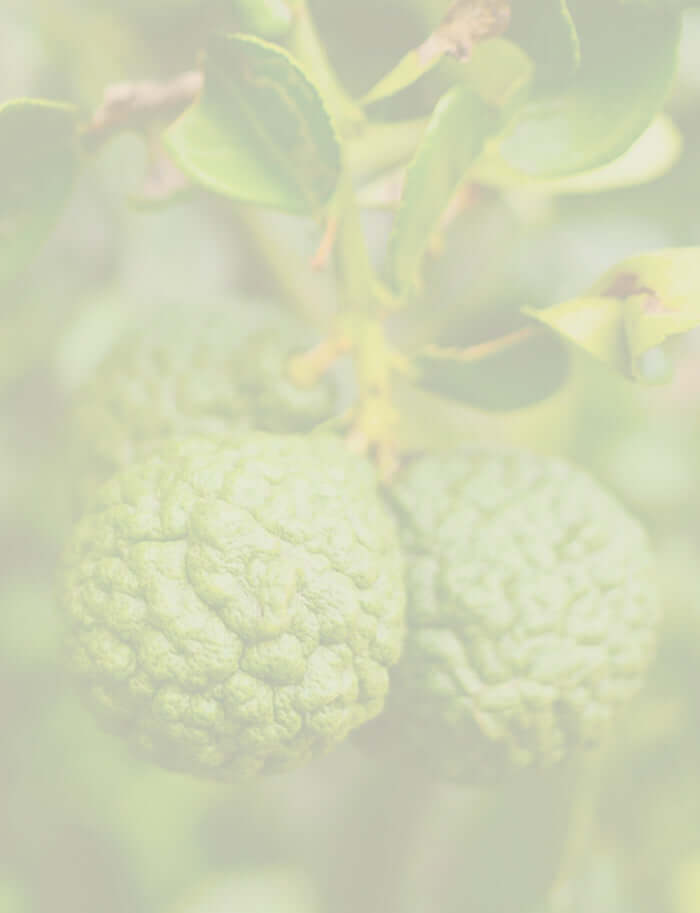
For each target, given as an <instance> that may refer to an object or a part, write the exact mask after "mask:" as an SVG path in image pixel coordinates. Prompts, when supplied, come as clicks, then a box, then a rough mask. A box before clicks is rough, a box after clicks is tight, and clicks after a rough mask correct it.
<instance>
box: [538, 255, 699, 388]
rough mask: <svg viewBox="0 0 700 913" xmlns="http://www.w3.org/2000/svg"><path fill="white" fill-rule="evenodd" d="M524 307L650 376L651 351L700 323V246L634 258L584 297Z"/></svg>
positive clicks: (602, 355) (610, 360)
mask: <svg viewBox="0 0 700 913" xmlns="http://www.w3.org/2000/svg"><path fill="white" fill-rule="evenodd" d="M523 310H524V313H526V314H528V315H529V316H530V317H532V318H534V319H535V320H538V321H540V322H541V323H544V324H546V325H547V326H549V327H550V328H551V329H553V330H554V331H555V332H556V333H558V334H559V335H561V336H563V337H564V338H565V339H568V340H569V341H570V342H573V343H574V344H576V345H577V346H579V347H580V348H582V349H585V350H586V351H587V352H588V353H589V354H590V355H593V356H594V357H595V358H597V359H599V360H600V361H603V362H606V363H607V364H609V365H611V366H612V367H614V368H616V369H617V370H618V371H621V372H622V373H623V374H625V375H626V376H628V377H630V378H632V379H634V380H646V379H649V368H650V365H651V366H652V367H653V365H654V364H655V362H656V360H657V359H656V356H653V357H652V358H651V361H650V357H649V353H653V352H655V350H656V349H658V348H659V347H661V346H663V344H664V343H665V342H666V340H668V339H669V338H671V337H673V336H676V335H678V334H680V333H685V332H687V331H688V330H691V329H694V328H695V327H698V326H700V247H686V248H675V249H670V250H661V251H655V252H653V253H649V254H641V255H639V256H637V257H630V258H628V259H627V260H624V261H623V262H622V263H620V264H619V265H618V266H616V267H614V268H613V269H612V270H610V271H609V272H608V273H606V274H605V275H604V276H603V277H602V278H601V279H600V280H599V281H598V282H597V283H596V284H595V285H594V286H593V288H592V289H591V290H590V292H589V293H588V294H587V295H585V296H584V297H581V298H575V299H573V300H572V301H565V302H563V303H562V304H557V305H555V306H553V307H550V308H546V309H544V310H541V311H538V310H534V309H531V308H524V309H523ZM654 370H656V369H655V368H654Z"/></svg>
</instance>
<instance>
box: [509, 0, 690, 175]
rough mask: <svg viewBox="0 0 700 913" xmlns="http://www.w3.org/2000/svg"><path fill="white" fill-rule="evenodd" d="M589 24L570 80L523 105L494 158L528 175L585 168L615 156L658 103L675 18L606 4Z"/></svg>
mask: <svg viewBox="0 0 700 913" xmlns="http://www.w3.org/2000/svg"><path fill="white" fill-rule="evenodd" d="M588 25H589V27H588V29H587V30H583V29H581V40H582V48H583V55H582V62H581V67H580V69H579V71H578V73H577V74H576V76H575V78H574V79H573V80H572V81H571V82H570V83H569V84H568V85H567V86H566V87H565V88H564V89H562V90H561V91H559V92H556V91H550V92H547V93H545V94H541V95H540V97H539V98H536V99H533V100H532V101H531V102H529V103H528V104H526V105H524V106H523V108H522V109H521V110H520V111H519V112H518V114H517V115H516V117H515V118H514V120H513V122H512V124H511V125H510V127H509V128H508V130H507V131H506V133H505V135H504V136H503V138H502V139H501V142H500V144H499V153H500V157H501V158H502V160H503V162H504V164H505V165H506V166H508V167H509V168H510V169H512V170H513V171H516V172H520V173H521V174H523V175H527V176H530V177H535V178H556V177H565V176H569V175H574V174H579V173H581V172H585V171H590V170H591V169H593V168H597V167H599V166H601V165H604V164H606V163H608V162H611V161H613V160H614V159H615V158H617V157H618V156H620V155H622V153H623V152H625V150H627V149H628V148H629V147H630V146H631V145H632V143H634V141H635V140H636V139H637V138H638V137H639V136H640V135H641V134H642V133H643V132H644V130H645V129H646V128H647V127H648V126H649V124H650V123H651V121H652V120H653V118H654V117H655V116H656V114H657V113H658V112H659V110H660V109H661V108H662V106H663V103H664V101H665V99H666V96H667V93H668V91H669V88H670V86H671V82H672V79H673V76H674V72H675V64H676V51H677V46H678V41H679V36H680V17H679V16H678V15H674V14H670V13H664V14H663V15H660V14H656V15H654V14H650V13H648V12H646V11H640V10H639V9H636V8H630V7H627V6H623V7H619V8H617V7H616V6H615V5H613V4H612V3H611V4H610V5H609V6H608V7H606V10H605V20H604V22H603V23H601V21H600V20H598V21H597V22H595V23H594V24H593V25H591V24H590V23H589V24H588Z"/></svg>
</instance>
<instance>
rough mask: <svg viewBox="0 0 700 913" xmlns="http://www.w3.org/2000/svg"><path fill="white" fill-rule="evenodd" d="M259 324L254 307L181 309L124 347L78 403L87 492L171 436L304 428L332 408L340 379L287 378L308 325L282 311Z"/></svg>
mask: <svg viewBox="0 0 700 913" xmlns="http://www.w3.org/2000/svg"><path fill="white" fill-rule="evenodd" d="M260 309H261V310H262V306H261V308H260ZM251 324H253V325H255V315H250V316H248V315H247V313H246V314H244V315H243V316H242V315H241V313H240V311H239V310H236V309H235V308H234V307H231V309H230V310H229V309H225V310H216V311H210V312H207V311H204V312H197V311H195V310H187V311H182V310H174V311H173V312H171V313H170V312H168V313H165V314H160V315H159V316H158V318H157V319H156V320H154V321H153V323H152V324H151V325H147V326H146V327H144V328H143V329H140V330H139V331H138V332H133V333H131V334H130V335H128V336H127V337H126V338H125V339H123V340H122V341H121V342H120V343H119V344H118V345H117V346H116V348H115V349H114V350H113V351H112V352H111V353H110V355H109V356H108V357H107V358H106V360H105V361H104V363H103V364H102V365H101V366H100V368H99V369H98V371H97V372H96V375H95V377H94V378H93V379H92V381H91V382H90V383H89V384H88V385H87V387H86V388H85V389H84V390H83V391H82V393H81V395H79V397H78V398H77V401H76V404H75V409H74V414H73V421H72V429H71V438H72V448H73V452H74V461H73V462H74V467H75V475H76V477H77V479H78V485H79V492H78V494H79V501H81V502H84V501H85V500H86V499H87V498H88V497H89V495H90V493H91V492H92V491H93V490H94V488H95V486H96V485H97V484H99V482H101V481H103V480H104V479H106V478H108V477H109V476H110V475H112V473H114V472H116V471H117V470H118V469H119V468H120V467H122V466H126V465H127V464H128V463H129V462H131V460H133V459H134V457H135V456H136V455H138V454H139V453H143V452H146V451H148V450H149V449H152V448H153V447H154V446H157V445H158V443H159V442H161V441H163V440H164V439H168V438H172V437H175V436H181V435H189V434H200V433H206V434H208V433H211V432H215V433H230V432H239V431H246V430H248V429H251V428H255V429H263V430H267V431H276V432H293V431H305V430H309V429H310V428H312V427H313V426H314V425H316V424H318V423H319V422H321V421H323V420H324V419H326V418H328V417H329V416H330V415H331V414H332V412H333V410H334V408H335V402H336V390H335V386H334V384H333V383H332V381H330V380H328V379H324V380H323V381H321V382H320V383H319V384H318V385H317V386H315V387H311V388H304V389H301V388H299V387H297V386H296V385H295V384H294V383H293V382H292V381H291V380H290V379H289V378H288V377H287V373H286V369H287V364H288V361H289V359H290V358H291V357H292V355H294V354H295V353H296V352H298V351H300V350H303V349H304V348H305V347H307V346H308V345H310V344H311V343H312V342H313V336H312V335H310V333H309V331H308V330H307V329H306V328H305V327H302V326H300V325H299V324H297V323H295V322H294V321H292V320H291V319H287V318H285V317H283V316H279V315H276V316H275V319H274V326H273V327H265V328H257V329H251Z"/></svg>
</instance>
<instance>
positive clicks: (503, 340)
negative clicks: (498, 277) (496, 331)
mask: <svg viewBox="0 0 700 913" xmlns="http://www.w3.org/2000/svg"><path fill="white" fill-rule="evenodd" d="M540 332H541V330H540V329H539V328H538V327H523V328H522V329H521V330H515V331H514V332H512V333H508V334H507V335H505V336H500V337H499V338H498V339H488V340H487V341H486V342H480V343H478V344H477V345H474V346H467V347H466V348H460V347H459V346H440V345H436V344H434V343H431V344H430V345H428V346H426V347H425V348H424V349H423V354H424V355H428V356H430V357H431V358H441V359H444V360H445V361H460V362H463V363H469V362H474V361H481V360H482V359H484V358H488V357H489V356H491V355H497V354H498V353H499V352H506V351H507V350H508V349H512V348H513V347H514V346H517V345H520V344H521V343H523V342H526V341H527V340H528V339H531V338H532V337H533V336H535V335H537V334H538V333H540Z"/></svg>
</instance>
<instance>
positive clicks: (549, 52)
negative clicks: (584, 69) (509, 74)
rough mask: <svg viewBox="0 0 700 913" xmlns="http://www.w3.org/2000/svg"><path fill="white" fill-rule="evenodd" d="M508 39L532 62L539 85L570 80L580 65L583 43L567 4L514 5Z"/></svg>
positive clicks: (554, 0)
mask: <svg viewBox="0 0 700 913" xmlns="http://www.w3.org/2000/svg"><path fill="white" fill-rule="evenodd" d="M508 35H509V37H510V38H511V39H512V40H513V41H515V42H516V44H519V45H520V47H522V48H523V50H525V51H526V52H527V53H528V54H529V55H530V57H531V58H532V59H533V61H534V63H535V67H536V73H537V81H538V82H540V83H543V82H554V81H555V80H566V79H570V78H571V76H573V74H574V73H575V72H576V70H577V69H578V67H579V64H580V63H581V43H580V41H579V37H578V32H577V31H576V25H575V24H574V20H573V18H572V16H571V12H570V10H569V6H568V4H567V2H566V0H536V2H534V3H527V4H524V3H514V4H513V6H512V21H511V26H510V29H509V30H508Z"/></svg>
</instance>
